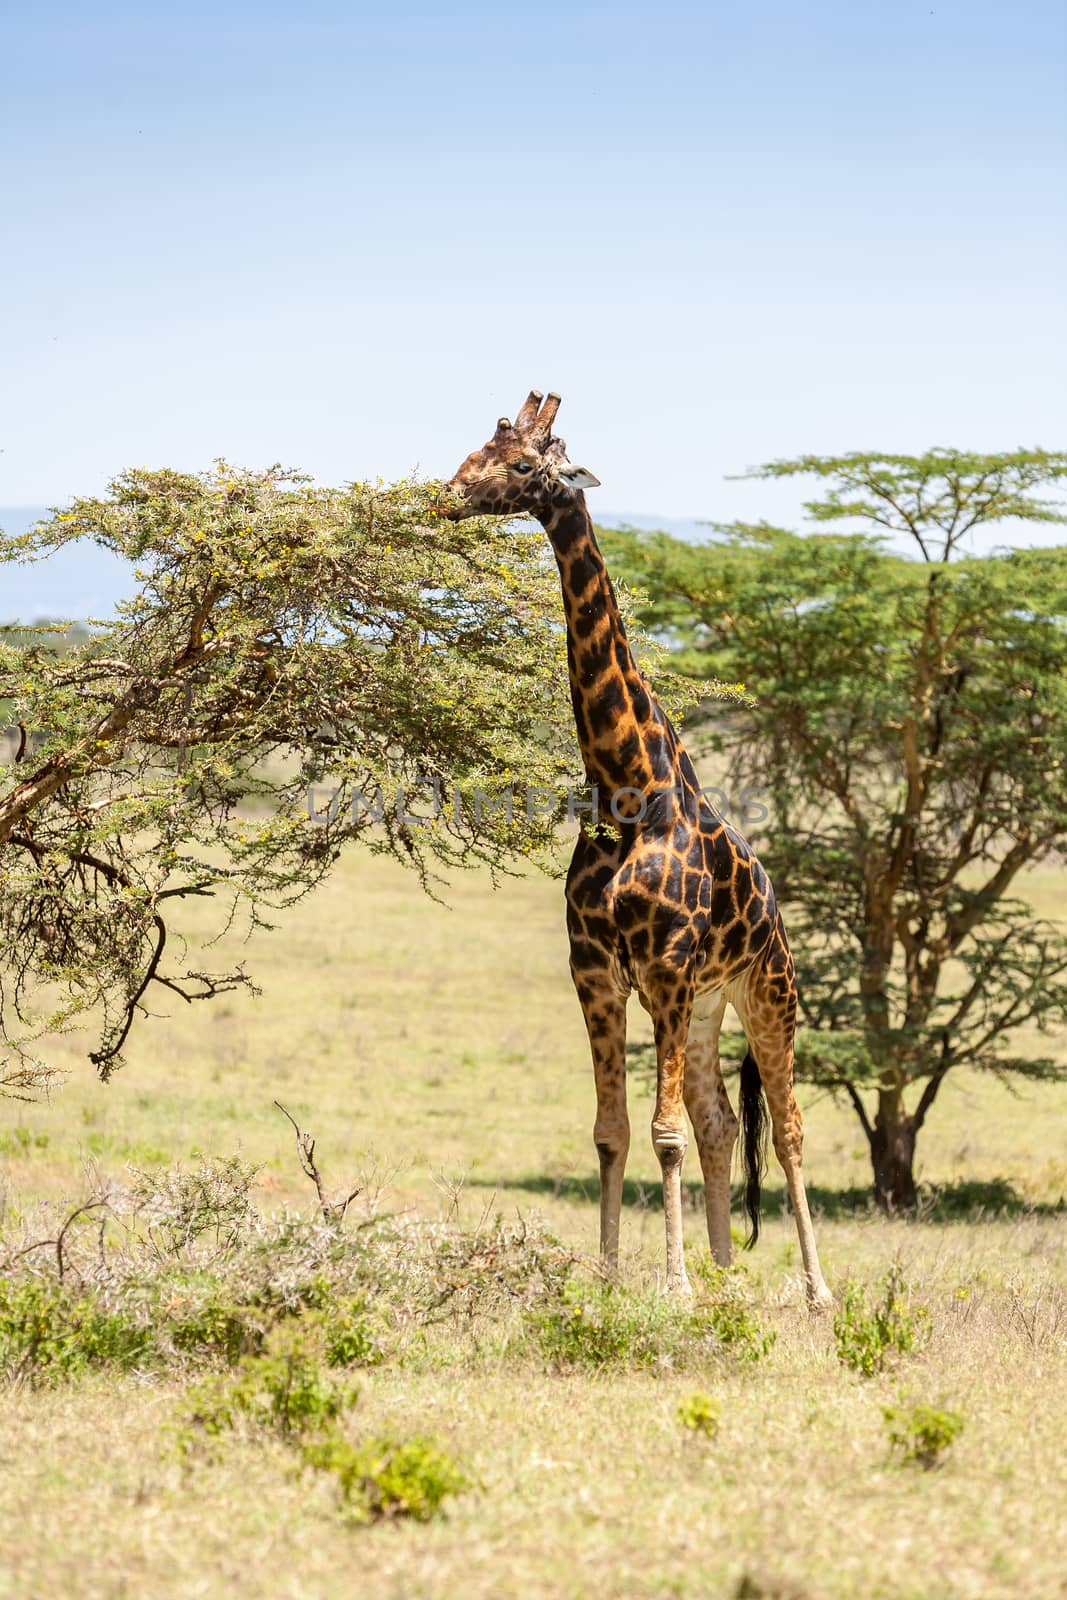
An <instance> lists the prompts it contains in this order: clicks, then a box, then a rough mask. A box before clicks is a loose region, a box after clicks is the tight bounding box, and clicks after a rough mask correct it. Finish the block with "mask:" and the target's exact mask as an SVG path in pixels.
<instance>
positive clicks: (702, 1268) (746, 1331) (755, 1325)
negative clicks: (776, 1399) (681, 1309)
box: [695, 1251, 777, 1362]
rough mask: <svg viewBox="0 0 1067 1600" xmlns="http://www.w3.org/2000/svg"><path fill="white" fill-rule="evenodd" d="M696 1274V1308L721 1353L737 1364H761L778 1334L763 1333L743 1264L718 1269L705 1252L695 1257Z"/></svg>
mask: <svg viewBox="0 0 1067 1600" xmlns="http://www.w3.org/2000/svg"><path fill="white" fill-rule="evenodd" d="M695 1271H696V1275H697V1280H698V1282H699V1284H700V1290H699V1292H698V1296H697V1305H698V1308H699V1310H700V1313H701V1315H702V1316H703V1317H704V1318H705V1319H706V1321H707V1323H708V1326H709V1327H710V1329H711V1331H712V1332H713V1333H714V1335H715V1338H716V1339H717V1340H718V1342H719V1344H720V1345H721V1346H722V1348H723V1349H724V1350H727V1351H729V1353H730V1355H731V1356H732V1357H733V1358H734V1360H736V1361H743V1362H755V1361H762V1360H763V1359H764V1358H765V1357H766V1356H768V1355H769V1354H770V1352H771V1350H772V1348H773V1346H774V1341H775V1339H776V1338H777V1334H776V1333H775V1332H774V1330H773V1329H771V1331H770V1332H768V1333H764V1331H763V1329H762V1328H761V1327H760V1324H759V1319H758V1318H757V1316H756V1314H755V1312H754V1311H753V1309H752V1305H751V1303H750V1300H749V1297H748V1292H747V1285H746V1275H745V1269H744V1267H743V1265H742V1264H741V1263H740V1262H738V1263H737V1264H736V1265H735V1266H733V1267H720V1266H717V1265H716V1263H715V1262H714V1261H713V1260H712V1258H711V1255H710V1254H709V1253H708V1252H707V1251H705V1252H703V1253H702V1254H701V1255H699V1256H698V1257H697V1258H696V1262H695Z"/></svg>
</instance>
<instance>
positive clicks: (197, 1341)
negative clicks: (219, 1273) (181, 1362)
mask: <svg viewBox="0 0 1067 1600" xmlns="http://www.w3.org/2000/svg"><path fill="white" fill-rule="evenodd" d="M153 1299H154V1315H155V1319H156V1321H157V1323H158V1325H159V1327H160V1329H161V1331H162V1332H164V1333H165V1335H166V1337H167V1338H168V1340H169V1342H170V1344H171V1346H172V1347H173V1349H174V1350H176V1351H178V1352H180V1353H181V1354H182V1355H186V1356H191V1357H193V1358H194V1359H195V1358H199V1359H204V1358H207V1359H209V1360H221V1361H224V1362H226V1364H227V1365H228V1366H233V1365H234V1363H235V1362H237V1361H239V1360H240V1359H241V1358H242V1357H243V1356H249V1355H258V1354H259V1353H260V1352H261V1351H262V1349H263V1345H264V1341H265V1339H266V1334H267V1328H268V1321H267V1319H266V1318H265V1317H264V1314H263V1312H262V1311H261V1310H260V1309H259V1308H258V1307H256V1306H248V1305H242V1304H241V1303H240V1302H238V1301H236V1300H234V1299H232V1298H231V1296H230V1295H229V1294H228V1293H227V1291H226V1289H225V1287H224V1286H223V1285H222V1284H221V1283H220V1282H219V1280H218V1278H216V1277H215V1276H213V1275H212V1274H210V1273H205V1274H190V1275H188V1276H185V1277H181V1278H178V1279H173V1278H170V1279H164V1280H163V1281H162V1282H161V1283H159V1284H158V1285H157V1286H156V1287H155V1294H154V1296H153Z"/></svg>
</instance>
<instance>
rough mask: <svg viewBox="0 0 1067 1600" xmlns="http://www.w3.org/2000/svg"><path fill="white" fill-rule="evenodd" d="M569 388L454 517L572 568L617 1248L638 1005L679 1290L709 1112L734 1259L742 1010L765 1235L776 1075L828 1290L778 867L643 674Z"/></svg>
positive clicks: (585, 869) (588, 965) (594, 1038)
mask: <svg viewBox="0 0 1067 1600" xmlns="http://www.w3.org/2000/svg"><path fill="white" fill-rule="evenodd" d="M558 406H559V398H558V396H555V395H549V397H548V399H547V400H546V401H545V402H544V404H543V405H542V396H541V395H540V394H539V393H538V392H537V391H533V392H532V393H531V395H530V396H529V398H528V400H527V401H526V402H525V404H524V406H523V407H522V409H521V411H520V412H519V414H518V416H517V417H516V420H515V422H514V424H512V423H510V422H509V421H508V420H507V418H501V420H500V422H499V423H498V424H497V429H496V432H495V434H494V436H493V438H492V439H491V440H490V441H489V443H488V444H487V445H485V446H484V447H483V448H482V449H481V450H477V451H474V452H473V453H472V454H471V455H470V456H468V458H467V460H466V461H465V462H464V463H463V465H462V466H461V467H460V469H459V471H458V472H457V474H456V476H455V477H454V479H453V480H452V487H453V488H454V489H455V491H456V492H457V493H458V494H460V495H462V496H463V502H462V506H461V509H460V510H459V511H458V512H453V513H452V514H453V515H460V516H462V515H469V514H477V513H491V514H492V513H498V514H504V515H527V516H534V517H536V518H537V519H538V520H539V521H540V522H541V524H542V526H543V527H544V528H545V531H546V533H547V535H548V538H549V541H550V543H551V545H552V548H553V551H554V553H555V556H556V561H557V564H558V566H559V571H560V578H561V585H562V590H563V600H564V609H565V613H566V620H567V650H568V667H569V673H570V682H571V698H572V703H573V706H574V715H575V725H576V729H577V734H578V742H579V745H580V747H581V751H582V757H583V760H584V762H585V769H586V775H587V777H588V779H589V782H590V783H591V784H592V785H594V786H595V793H596V796H597V801H598V810H599V815H600V817H601V818H603V819H606V820H607V821H609V822H610V825H611V831H609V832H605V831H604V830H603V829H602V828H597V827H594V826H590V825H584V824H583V826H582V828H581V830H580V832H579V837H578V841H577V844H576V847H575V851H574V856H573V858H572V861H571V866H570V871H569V873H568V876H567V887H566V902H567V929H568V935H569V939H570V952H571V972H572V975H573V978H574V983H575V987H576V989H577V992H578V998H579V1001H580V1002H581V1006H582V1011H583V1015H584V1017H585V1022H586V1028H587V1031H588V1034H589V1042H590V1048H591V1052H592V1057H593V1070H594V1076H595V1080H596V1096H597V1114H596V1122H595V1125H594V1131H593V1138H594V1142H595V1145H596V1149H597V1153H598V1155H599V1158H600V1183H601V1193H600V1245H601V1250H602V1252H603V1254H604V1256H605V1258H606V1259H607V1261H608V1262H609V1263H610V1264H611V1265H612V1266H614V1265H615V1264H616V1263H617V1259H618V1246H619V1216H620V1210H621V1205H622V1187H623V1175H624V1171H625V1165H626V1156H627V1152H628V1150H629V1143H630V1126H629V1117H628V1113H627V1107H626V1001H627V998H628V997H629V995H630V994H631V993H632V992H633V991H634V990H635V989H636V991H637V993H638V995H639V997H640V1000H641V1003H642V1005H643V1006H644V1007H645V1009H646V1010H647V1011H648V1012H649V1014H650V1015H651V1017H652V1021H653V1027H654V1031H655V1040H656V1059H657V1088H656V1105H655V1110H654V1114H653V1118H652V1142H653V1146H654V1148H655V1151H656V1155H657V1157H658V1160H659V1163H660V1169H661V1172H662V1176H663V1203H664V1215H665V1220H666V1243H667V1286H668V1288H669V1289H671V1290H675V1291H678V1292H683V1293H684V1292H686V1291H688V1288H689V1284H688V1279H687V1277H686V1271H685V1262H684V1256H683V1250H682V1206H681V1166H682V1160H683V1158H684V1156H685V1152H686V1147H687V1144H688V1129H687V1123H686V1116H687V1113H688V1118H689V1120H690V1121H691V1123H692V1126H693V1131H694V1135H695V1138H696V1143H697V1148H698V1151H699V1154H700V1162H701V1168H702V1172H703V1177H704V1193H705V1205H706V1211H707V1224H708V1237H709V1242H710V1245H711V1250H712V1254H713V1256H714V1258H715V1260H716V1261H717V1262H719V1263H721V1264H723V1265H726V1264H728V1263H729V1260H730V1168H731V1162H732V1156H733V1149H734V1144H735V1141H736V1139H737V1135H738V1119H737V1117H736V1116H735V1114H734V1111H733V1108H732V1107H731V1105H730V1101H729V1097H728V1095H727V1093H726V1089H725V1086H724V1084H723V1080H722V1074H721V1071H720V1068H719V1048H718V1042H719V1030H720V1028H721V1026H722V1018H723V1013H724V1011H725V1008H726V1005H727V1004H728V1003H729V1004H731V1005H732V1006H733V1007H734V1009H735V1011H736V1012H737V1014H738V1016H739V1018H740V1020H741V1024H742V1027H743V1028H744V1030H745V1034H746V1036H747V1038H748V1041H749V1047H750V1053H749V1056H748V1057H746V1061H745V1066H744V1067H743V1069H742V1113H743V1120H744V1121H745V1123H746V1127H745V1155H746V1167H747V1171H748V1206H749V1214H750V1216H751V1218H752V1224H753V1239H754V1238H755V1235H756V1233H757V1232H758V1226H759V1166H760V1152H759V1148H758V1146H759V1119H760V1115H761V1109H762V1108H761V1104H760V1087H761V1085H762V1089H763V1092H764V1093H765V1094H766V1097H767V1103H768V1106H769V1109H770V1119H771V1128H772V1134H773V1141H774V1149H775V1153H776V1155H777V1157H778V1160H779V1161H780V1163H781V1165H782V1168H783V1170H784V1172H785V1176H786V1181H787V1184H788V1187H789V1194H790V1198H791V1201H792V1205H793V1212H794V1216H795V1219H796V1224H797V1232H798V1235H799V1240H800V1247H801V1254H802V1257H803V1262H804V1272H805V1279H806V1286H807V1292H808V1297H809V1301H810V1302H811V1303H812V1304H813V1305H823V1304H826V1303H828V1301H829V1299H830V1295H829V1290H828V1289H827V1287H826V1284H825V1282H824V1280H823V1277H822V1272H821V1269H820V1267H819V1259H818V1253H817V1250H816V1246H815V1237H814V1232H813V1229H812V1225H811V1218H810V1215H809V1212H808V1205H807V1198H806V1195H805V1191H804V1180H803V1177H802V1173H801V1161H802V1147H803V1123H802V1119H801V1115H800V1110H799V1108H798V1106H797V1104H796V1100H795V1098H794V1095H793V1035H794V1030H795V1023H796V976H795V969H794V965H793V958H792V955H791V954H790V950H789V942H788V939H787V937H786V932H785V926H784V923H783V921H782V916H781V913H780V911H779V909H778V906H777V903H776V901H775V897H774V891H773V889H772V887H771V883H770V880H769V878H768V876H767V874H766V872H765V871H764V869H763V867H762V866H761V865H760V863H759V861H758V860H757V858H756V855H755V852H754V851H753V850H752V848H751V846H750V845H749V844H748V843H747V841H746V840H745V839H744V838H743V837H742V836H741V834H739V833H738V832H737V831H736V830H735V829H734V828H732V827H730V825H729V824H728V823H727V822H726V821H725V820H724V819H723V818H722V817H721V816H719V814H718V813H717V812H716V811H715V810H714V808H713V807H712V806H711V805H710V804H709V803H708V802H707V800H706V799H705V798H704V796H703V795H702V794H701V791H700V782H699V779H698V778H697V775H696V772H695V770H694V768H693V764H692V762H691V760H690V758H689V756H688V754H687V753H686V751H685V749H684V747H683V746H682V743H681V741H680V739H679V738H678V735H677V733H676V732H675V729H674V728H673V726H672V725H671V722H670V720H669V718H668V717H667V715H666V713H665V712H664V711H663V709H662V707H661V706H660V705H659V702H658V701H657V700H656V698H655V696H654V694H653V693H652V691H651V689H650V688H649V686H648V684H647V682H646V681H645V679H644V677H643V675H642V674H641V673H640V671H639V670H638V668H637V666H636V664H635V662H634V660H633V656H632V654H631V652H630V647H629V644H628V642H627V639H626V631H625V627H624V624H623V621H622V618H621V616H620V613H619V609H618V605H617V603H616V600H615V594H614V590H613V589H612V586H611V581H610V579H609V577H608V574H607V570H606V568H605V565H604V561H603V557H602V556H601V554H600V551H599V548H598V547H597V543H596V537H595V534H594V532H593V525H592V521H591V518H590V516H589V512H588V509H587V507H586V504H585V497H584V494H583V493H582V489H583V488H584V487H589V486H592V485H595V484H596V482H597V480H596V479H595V478H593V477H592V474H590V473H588V472H587V471H586V470H585V469H584V468H580V467H574V466H573V465H572V464H571V463H570V462H569V461H568V460H567V457H566V449H565V447H564V445H563V443H562V441H561V440H560V439H557V438H555V437H554V436H553V435H552V432H551V426H552V423H553V421H554V420H555V415H556V411H557V409H558Z"/></svg>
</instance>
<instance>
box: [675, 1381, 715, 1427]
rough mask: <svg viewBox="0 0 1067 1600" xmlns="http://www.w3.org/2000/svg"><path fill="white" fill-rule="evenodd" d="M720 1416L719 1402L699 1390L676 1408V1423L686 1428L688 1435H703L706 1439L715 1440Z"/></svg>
mask: <svg viewBox="0 0 1067 1600" xmlns="http://www.w3.org/2000/svg"><path fill="white" fill-rule="evenodd" d="M721 1416H722V1406H721V1405H720V1404H719V1402H718V1401H717V1400H713V1399H712V1398H711V1396H710V1395H709V1394H703V1393H702V1392H701V1391H699V1390H698V1391H697V1393H696V1394H692V1395H690V1396H689V1399H688V1400H683V1401H682V1403H681V1405H680V1406H679V1407H678V1421H679V1422H680V1423H681V1424H682V1427H683V1428H688V1429H689V1431H690V1433H700V1434H703V1435H704V1437H705V1438H706V1439H714V1438H715V1436H716V1434H717V1433H718V1431H719V1419H720V1417H721Z"/></svg>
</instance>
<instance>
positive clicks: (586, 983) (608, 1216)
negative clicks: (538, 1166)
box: [574, 971, 630, 1272]
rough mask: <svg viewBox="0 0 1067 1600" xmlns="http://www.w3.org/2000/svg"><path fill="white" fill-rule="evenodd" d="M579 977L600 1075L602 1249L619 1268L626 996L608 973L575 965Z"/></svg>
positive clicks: (625, 1145) (597, 1136)
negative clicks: (598, 973)
mask: <svg viewBox="0 0 1067 1600" xmlns="http://www.w3.org/2000/svg"><path fill="white" fill-rule="evenodd" d="M574 982H575V986H576V987H577V990H578V998H579V1000H580V1001H581V1005H582V1014H583V1016H584V1017H585V1026H586V1029H587V1031H588V1033H589V1047H590V1050H591V1052H592V1056H593V1076H594V1078H595V1080H596V1122H595V1123H594V1124H593V1142H594V1144H595V1145H596V1152H597V1155H598V1157H599V1158H600V1254H601V1256H602V1257H603V1258H604V1263H605V1265H606V1266H607V1267H608V1268H609V1270H610V1271H611V1272H615V1271H616V1270H617V1269H618V1265H619V1215H620V1212H621V1211H622V1185H623V1178H624V1177H625V1174H626V1156H627V1153H628V1151H629V1149H630V1118H629V1115H628V1114H627V1110H626V1001H625V999H624V998H623V997H622V996H621V995H620V994H619V993H618V991H617V989H615V988H613V987H612V985H611V983H610V981H609V980H608V979H607V977H606V976H604V977H600V978H595V979H594V978H590V977H589V976H588V975H586V974H583V973H580V972H577V971H575V972H574Z"/></svg>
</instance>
